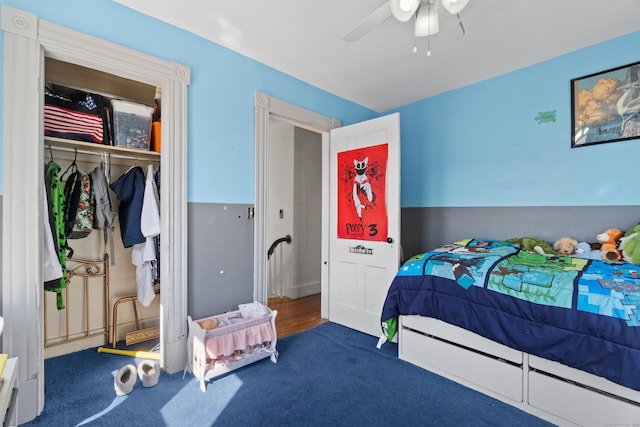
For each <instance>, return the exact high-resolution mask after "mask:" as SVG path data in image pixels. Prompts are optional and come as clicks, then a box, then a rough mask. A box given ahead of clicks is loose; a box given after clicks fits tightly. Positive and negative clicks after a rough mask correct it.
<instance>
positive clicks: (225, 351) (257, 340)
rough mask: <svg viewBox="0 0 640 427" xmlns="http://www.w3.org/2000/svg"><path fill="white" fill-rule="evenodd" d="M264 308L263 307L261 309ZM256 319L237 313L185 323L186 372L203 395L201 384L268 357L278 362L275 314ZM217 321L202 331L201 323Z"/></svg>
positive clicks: (273, 312)
mask: <svg viewBox="0 0 640 427" xmlns="http://www.w3.org/2000/svg"><path fill="white" fill-rule="evenodd" d="M265 308H266V307H265ZM266 309H267V311H268V313H267V314H266V315H262V316H260V317H257V318H245V317H243V316H242V313H241V312H240V310H238V311H232V312H229V313H225V314H220V315H217V316H211V317H207V318H203V319H198V320H192V319H191V316H189V317H188V322H189V339H188V344H187V345H188V362H187V367H186V370H188V371H190V372H192V373H193V375H194V376H195V377H196V379H198V380H199V381H200V388H201V389H202V391H203V392H204V391H206V386H205V382H206V381H209V380H210V379H212V378H215V377H217V376H220V375H222V374H225V373H227V372H231V371H233V370H235V369H238V368H241V367H243V366H246V365H248V364H250V363H253V362H257V361H258V360H261V359H264V358H267V357H270V358H271V361H272V362H273V363H276V362H277V360H278V352H277V351H276V342H277V340H278V338H277V334H276V324H275V319H276V315H277V314H278V312H277V311H275V310H270V309H268V308H266ZM207 319H212V320H213V319H217V320H218V321H219V322H220V323H219V326H218V327H217V328H216V329H212V330H208V331H207V330H205V329H203V328H202V327H201V325H200V324H201V322H202V321H204V320H207Z"/></svg>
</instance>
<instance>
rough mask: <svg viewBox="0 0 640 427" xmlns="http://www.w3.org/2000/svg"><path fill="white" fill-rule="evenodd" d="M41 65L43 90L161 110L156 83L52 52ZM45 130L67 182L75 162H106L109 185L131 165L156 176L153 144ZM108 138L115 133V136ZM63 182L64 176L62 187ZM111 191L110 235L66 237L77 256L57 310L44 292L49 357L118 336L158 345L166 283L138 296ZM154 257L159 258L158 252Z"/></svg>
mask: <svg viewBox="0 0 640 427" xmlns="http://www.w3.org/2000/svg"><path fill="white" fill-rule="evenodd" d="M44 70H45V72H44V76H45V78H44V87H45V90H47V91H48V92H49V93H52V94H56V95H58V96H67V95H68V94H69V93H71V94H74V95H75V94H77V93H80V94H87V93H88V94H91V96H92V97H93V98H100V101H102V104H104V106H105V107H106V108H111V103H110V101H111V100H116V103H117V102H121V100H124V101H125V102H127V103H131V104H129V105H133V106H140V109H142V110H147V109H148V110H150V111H153V110H152V108H153V106H154V104H155V105H157V106H159V107H160V109H161V105H162V102H161V91H160V89H159V88H157V87H154V86H152V85H149V84H145V83H142V82H137V81H133V80H130V79H125V78H122V77H118V76H115V75H113V74H109V73H105V72H102V71H99V70H95V69H90V68H87V67H83V66H80V65H77V64H72V63H68V62H62V61H59V60H56V59H52V58H45V63H44ZM45 102H46V101H45ZM145 106H146V107H145ZM115 114H118V113H117V112H114V115H115ZM127 117H129V116H127ZM136 117H137V116H136ZM140 117H143V116H140ZM160 118H161V116H160ZM108 121H109V124H110V125H111V128H113V127H114V126H113V124H114V122H115V119H113V117H110V118H109V120H108ZM149 121H151V115H150V114H149ZM45 123H46V120H45ZM149 125H150V123H149ZM142 127H143V128H144V127H145V126H144V125H143V126H142ZM47 129H48V127H47V126H46V124H45V136H44V161H45V164H46V163H48V162H50V161H53V162H55V163H56V164H58V165H59V166H60V167H61V170H60V173H59V174H58V176H59V177H62V176H63V178H64V179H65V180H68V178H69V176H70V174H71V173H70V170H69V168H70V166H71V165H72V164H74V165H76V166H77V168H78V170H80V171H82V172H86V173H90V172H91V171H93V170H94V169H95V168H96V167H97V166H99V165H100V164H101V163H102V165H103V166H104V170H105V172H106V175H107V183H109V184H110V183H113V182H114V181H116V180H117V179H118V178H119V177H121V176H123V175H124V174H125V173H127V172H129V171H130V170H131V169H132V168H134V167H140V168H141V169H142V170H144V171H145V173H147V172H149V171H150V172H151V173H153V174H155V176H157V174H159V173H160V170H161V153H160V151H154V150H152V149H151V148H153V147H148V148H147V149H144V148H128V147H125V146H117V145H105V144H100V143H96V142H86V141H80V140H77V139H68V138H60V137H56V136H47V135H48V134H51V132H47ZM143 130H145V129H143ZM111 132H115V130H113V129H112V130H111ZM104 137H105V138H106V139H107V140H112V139H113V138H112V136H111V135H109V136H107V135H106V134H105V135H104ZM142 140H143V141H146V143H147V144H149V143H150V142H151V138H150V127H149V128H148V129H146V130H145V132H144V133H143V135H142ZM112 143H113V141H112ZM65 171H67V172H66V173H64V172H65ZM154 181H155V180H154ZM65 185H66V183H65V182H62V186H63V187H64V186H65ZM109 193H110V201H111V211H112V212H114V215H115V221H114V224H113V228H112V229H110V230H108V231H107V232H106V233H105V232H104V231H103V230H102V229H94V230H92V231H91V232H90V233H89V234H88V236H87V237H84V238H80V239H69V240H68V241H67V244H68V245H69V246H70V247H71V248H72V249H73V256H72V257H70V258H69V257H68V258H67V260H66V262H67V266H66V271H67V276H68V283H67V286H66V288H65V289H64V290H63V291H61V296H62V299H63V303H64V305H65V308H64V309H62V310H59V309H58V308H57V293H56V292H51V291H45V292H44V299H43V302H44V305H43V306H44V316H43V322H44V348H45V349H44V357H45V359H46V358H48V357H54V356H58V355H61V354H66V353H70V352H74V351H78V350H83V349H86V348H92V347H97V346H105V347H108V348H111V347H113V348H115V343H116V342H119V341H124V342H125V343H126V344H127V345H126V347H125V348H124V349H125V350H130V349H132V350H133V349H136V350H144V351H149V350H151V349H152V348H154V347H155V345H156V344H158V340H159V331H160V296H159V294H160V289H161V284H160V283H159V278H158V277H156V280H155V281H154V283H155V284H154V291H155V294H156V295H155V297H153V299H152V301H151V302H150V303H149V302H147V301H146V300H145V301H144V304H143V303H141V302H140V299H139V298H138V292H137V286H136V283H137V280H136V267H135V265H134V264H133V263H132V247H129V248H125V247H124V244H123V241H122V239H121V232H120V228H121V227H120V225H121V221H120V220H119V217H118V215H117V212H118V210H119V209H118V207H119V204H120V201H119V200H118V197H117V195H116V193H114V192H113V190H109ZM67 252H68V251H67ZM157 255H158V257H159V253H158V254H157ZM155 265H157V263H156V262H154V266H155ZM154 271H155V270H154ZM152 295H153V294H152ZM146 299H147V300H148V299H150V298H149V297H148V296H147V297H146Z"/></svg>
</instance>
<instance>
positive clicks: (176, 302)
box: [1, 6, 190, 423]
mask: <svg viewBox="0 0 640 427" xmlns="http://www.w3.org/2000/svg"><path fill="white" fill-rule="evenodd" d="M1 26H2V31H3V39H4V45H3V49H4V50H3V75H2V78H3V91H4V93H3V115H2V149H3V153H2V154H3V159H2V177H3V184H4V189H3V190H4V195H3V212H2V214H3V219H2V316H3V317H4V319H5V328H4V332H3V334H2V351H3V352H5V353H8V354H10V355H11V356H12V357H14V356H18V357H19V363H18V386H19V388H20V393H18V422H19V423H23V422H25V421H29V420H31V419H33V418H35V417H36V416H37V415H38V414H40V412H42V409H43V407H44V375H43V373H44V359H43V355H44V348H43V339H42V336H43V333H42V332H43V330H42V329H43V325H42V317H43V312H42V310H43V309H42V299H43V298H42V297H43V284H42V283H43V282H42V272H41V253H42V247H41V246H42V245H41V243H42V237H43V235H42V233H43V227H42V225H41V224H42V223H43V222H42V221H43V218H42V211H43V210H42V203H43V197H44V195H43V193H42V187H43V186H42V185H41V183H42V182H43V179H44V172H43V170H44V149H43V147H44V145H43V135H44V132H43V129H44V128H43V113H42V112H43V110H44V109H43V102H44V95H43V91H44V82H43V78H44V58H45V57H51V58H54V59H58V60H61V61H64V62H70V63H75V64H78V65H81V66H84V67H88V68H93V69H96V70H100V71H103V72H106V73H110V74H114V75H118V76H121V77H124V78H128V79H132V80H137V81H140V82H143V83H147V84H150V85H153V86H156V87H159V88H161V90H162V96H163V103H162V119H163V120H162V124H163V126H162V141H163V144H162V154H161V162H162V168H161V174H162V176H161V179H162V199H161V212H162V218H161V221H162V224H161V228H162V241H161V249H160V250H161V259H162V262H161V264H160V265H161V272H160V279H161V281H162V293H161V295H160V305H161V308H160V311H161V314H160V340H161V348H162V349H161V361H160V363H161V365H162V367H163V369H165V370H166V371H167V372H169V373H173V372H178V371H180V370H182V369H183V368H184V365H185V362H186V350H187V346H186V335H187V322H186V318H187V309H186V307H187V231H188V230H187V202H186V194H187V192H186V183H187V178H186V162H187V122H186V117H187V86H188V84H189V80H190V70H189V68H188V67H185V66H183V65H180V64H177V63H174V62H170V61H165V60H161V59H158V58H155V57H152V56H149V55H145V54H141V53H139V52H136V51H133V50H131V49H128V48H125V47H122V46H119V45H115V44H112V43H108V42H106V41H104V40H100V39H98V38H94V37H91V36H88V35H86V34H81V33H78V32H76V31H73V30H70V29H67V28H65V27H62V26H58V25H55V24H52V23H49V22H47V21H43V20H40V19H39V18H38V16H36V15H34V14H31V13H28V12H24V11H21V10H18V9H15V8H12V7H9V6H2V9H1ZM165 141H166V143H165Z"/></svg>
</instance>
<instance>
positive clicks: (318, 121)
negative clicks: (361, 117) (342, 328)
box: [253, 92, 341, 316]
mask: <svg viewBox="0 0 640 427" xmlns="http://www.w3.org/2000/svg"><path fill="white" fill-rule="evenodd" d="M254 108H255V195H254V200H255V207H254V212H255V220H254V233H253V239H254V245H253V258H254V280H253V299H254V300H255V301H259V302H261V303H263V304H266V302H267V292H268V290H267V244H268V243H267V240H266V239H267V223H266V220H267V218H266V217H267V211H268V206H267V197H266V192H267V189H268V188H269V187H268V182H267V149H268V144H269V141H268V139H269V118H270V116H274V117H277V118H279V119H281V120H284V121H287V122H289V123H291V124H293V125H294V126H297V127H299V128H303V129H307V130H310V131H312V132H317V133H320V134H322V139H323V170H324V169H325V163H324V161H325V160H328V157H327V158H326V159H325V157H326V156H325V155H324V151H327V152H328V134H329V131H331V129H335V128H337V127H340V126H341V121H340V120H338V119H335V118H331V117H327V116H323V115H321V114H318V113H314V112H312V111H309V110H305V109H304V108H301V107H298V106H296V105H293V104H289V103H288V102H285V101H282V100H280V99H277V98H273V97H271V96H270V95H268V94H266V93H263V92H255V94H254ZM325 148H326V150H325ZM326 167H327V168H328V163H326ZM326 176H328V175H326ZM326 185H328V184H326ZM324 193H325V190H323V194H324ZM325 202H326V201H325V200H324V198H323V209H324V208H325V206H326V205H325ZM325 210H326V209H325ZM327 222H328V221H327ZM324 228H325V218H324V215H323V229H324ZM324 235H325V233H323V236H324ZM324 245H325V241H324V239H323V250H322V251H323V255H322V257H323V259H324V260H326V259H328V258H327V257H326V256H325V251H326V248H325V247H324ZM327 246H328V245H327ZM325 265H326V264H323V267H325ZM324 270H325V269H324V268H323V277H324ZM322 281H323V286H322V291H323V297H322V300H323V303H322V305H323V310H322V311H323V313H324V312H326V301H325V298H326V292H325V291H326V286H325V283H324V282H325V281H324V279H323V280H322ZM325 316H326V315H325Z"/></svg>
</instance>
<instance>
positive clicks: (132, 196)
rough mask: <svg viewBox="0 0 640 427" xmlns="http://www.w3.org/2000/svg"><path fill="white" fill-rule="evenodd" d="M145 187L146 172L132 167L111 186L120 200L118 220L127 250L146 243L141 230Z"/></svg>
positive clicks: (138, 167)
mask: <svg viewBox="0 0 640 427" xmlns="http://www.w3.org/2000/svg"><path fill="white" fill-rule="evenodd" d="M144 186H145V179H144V172H143V171H142V168H141V167H140V166H134V167H132V168H131V169H129V170H128V171H127V172H125V173H124V174H123V175H122V176H121V177H120V178H118V179H117V180H116V181H115V182H113V183H112V184H111V185H110V187H111V189H112V190H113V192H114V193H115V194H116V196H117V197H118V199H119V200H120V207H119V208H118V218H119V220H120V235H121V236H122V244H123V245H124V247H125V248H129V247H131V246H133V245H135V244H138V243H144V242H145V241H146V238H145V237H144V235H143V234H142V231H141V230H140V221H141V217H142V202H143V199H144Z"/></svg>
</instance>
